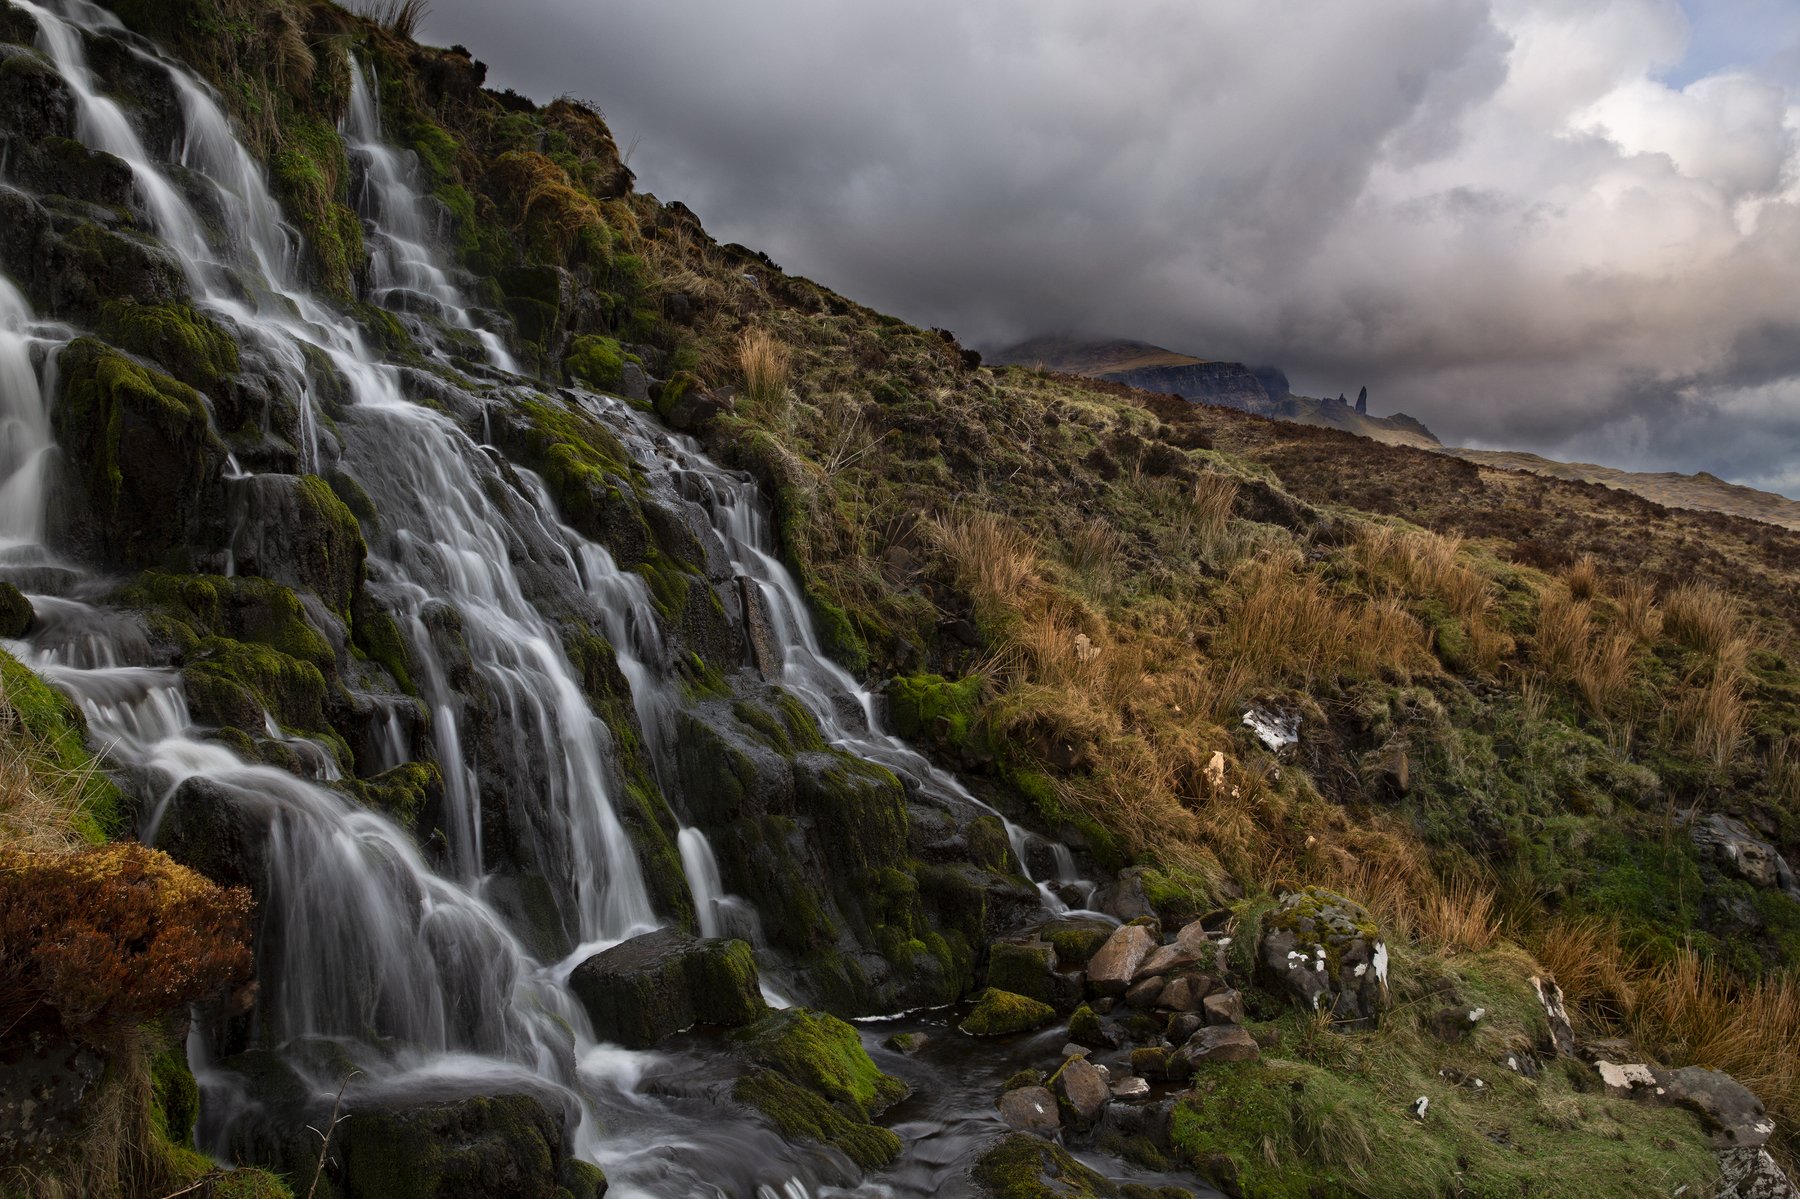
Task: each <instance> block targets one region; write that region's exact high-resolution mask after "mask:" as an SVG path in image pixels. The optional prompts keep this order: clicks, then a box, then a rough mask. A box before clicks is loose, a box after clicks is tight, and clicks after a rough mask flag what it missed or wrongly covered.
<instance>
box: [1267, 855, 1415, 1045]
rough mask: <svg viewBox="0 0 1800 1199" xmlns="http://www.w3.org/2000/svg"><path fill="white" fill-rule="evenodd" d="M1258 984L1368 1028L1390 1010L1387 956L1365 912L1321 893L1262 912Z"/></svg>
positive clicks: (1305, 893)
mask: <svg viewBox="0 0 1800 1199" xmlns="http://www.w3.org/2000/svg"><path fill="white" fill-rule="evenodd" d="M1257 964H1258V969H1259V973H1260V976H1261V978H1262V979H1263V981H1264V983H1265V984H1266V985H1268V986H1270V987H1272V988H1273V989H1275V990H1276V991H1277V992H1279V993H1281V994H1284V995H1287V996H1289V997H1291V998H1292V999H1293V1001H1294V1002H1295V1003H1297V1004H1298V1005H1300V1006H1301V1007H1302V1008H1304V1009H1306V1010H1307V1011H1315V1012H1329V1013H1331V1015H1332V1017H1333V1018H1334V1019H1336V1020H1338V1021H1340V1022H1343V1023H1350V1024H1359V1025H1368V1024H1373V1023H1374V1022H1375V1021H1376V1020H1378V1019H1379V1018H1380V1016H1381V1013H1382V1012H1383V1011H1385V1010H1386V1008H1387V1006H1388V999H1389V996H1388V951H1387V945H1386V943H1385V942H1384V941H1383V940H1382V939H1381V930H1380V929H1379V928H1378V927H1377V926H1376V924H1375V921H1374V919H1373V918H1372V917H1371V916H1370V915H1369V913H1368V910H1367V909H1365V908H1364V907H1363V906H1362V905H1361V904H1359V903H1356V902H1355V901H1354V900H1350V899H1346V898H1344V897H1343V896H1342V895H1339V894H1337V893H1336V892H1333V891H1327V890H1325V889H1323V888H1321V887H1307V888H1305V889H1303V890H1300V891H1296V892H1292V893H1290V894H1287V895H1284V896H1282V898H1281V902H1279V903H1278V904H1276V905H1275V906H1274V907H1273V908H1270V909H1269V910H1268V911H1267V912H1266V913H1264V914H1263V918H1262V930H1261V935H1260V938H1259V940H1258V942H1257Z"/></svg>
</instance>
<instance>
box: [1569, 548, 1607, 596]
mask: <svg viewBox="0 0 1800 1199" xmlns="http://www.w3.org/2000/svg"><path fill="white" fill-rule="evenodd" d="M1563 582H1564V583H1565V584H1566V585H1567V586H1568V588H1569V594H1570V595H1571V596H1573V597H1574V598H1575V599H1578V600H1591V599H1593V598H1594V597H1595V596H1596V595H1597V594H1598V593H1599V591H1600V564H1599V563H1597V562H1595V561H1594V555H1592V554H1583V555H1581V557H1579V558H1577V559H1575V562H1574V564H1573V565H1572V566H1570V567H1569V569H1568V573H1566V574H1565V575H1563Z"/></svg>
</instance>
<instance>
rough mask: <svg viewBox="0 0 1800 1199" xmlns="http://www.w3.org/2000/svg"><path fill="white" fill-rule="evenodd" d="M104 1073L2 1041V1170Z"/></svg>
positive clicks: (99, 1063) (64, 1128)
mask: <svg viewBox="0 0 1800 1199" xmlns="http://www.w3.org/2000/svg"><path fill="white" fill-rule="evenodd" d="M105 1069H106V1059H105V1058H104V1057H102V1056H101V1055H100V1054H99V1053H98V1052H96V1051H95V1050H93V1049H90V1048H85V1047H82V1046H78V1045H75V1044H73V1043H71V1042H69V1041H66V1040H64V1039H63V1038H62V1037H60V1036H50V1035H46V1034H43V1033H41V1032H34V1033H32V1034H28V1035H17V1034H15V1035H13V1036H10V1037H7V1038H5V1039H4V1040H0V1167H5V1166H26V1165H29V1164H30V1163H31V1162H33V1161H36V1160H38V1159H39V1158H40V1157H43V1156H45V1155H46V1154H51V1153H60V1152H62V1151H64V1150H66V1148H67V1147H68V1145H69V1143H70V1141H71V1139H72V1138H74V1137H76V1136H78V1135H80V1132H81V1130H82V1129H83V1127H85V1125H86V1121H87V1117H88V1112H87V1106H86V1103H85V1101H86V1100H87V1098H88V1097H89V1096H90V1095H91V1093H92V1092H93V1090H94V1088H95V1087H96V1086H97V1085H98V1084H99V1082H100V1077H101V1075H102V1074H103V1073H104V1072H105ZM1054 1106H1055V1105H1054V1104H1053V1105H1052V1107H1054Z"/></svg>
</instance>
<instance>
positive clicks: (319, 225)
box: [269, 116, 365, 300]
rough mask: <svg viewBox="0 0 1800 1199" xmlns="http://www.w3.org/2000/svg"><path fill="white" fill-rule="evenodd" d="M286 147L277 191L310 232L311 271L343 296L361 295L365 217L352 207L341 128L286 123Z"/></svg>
mask: <svg viewBox="0 0 1800 1199" xmlns="http://www.w3.org/2000/svg"><path fill="white" fill-rule="evenodd" d="M280 139H281V148H280V149H278V150H277V151H276V153H275V155H274V157H273V158H272V159H271V160H270V164H269V165H270V168H271V169H270V176H271V180H272V182H273V183H274V185H275V192H276V194H277V195H278V196H279V197H280V198H281V201H282V204H283V205H284V206H285V207H286V209H287V211H288V215H289V216H290V217H292V218H293V221H294V223H295V224H296V225H298V226H299V227H300V229H301V231H302V232H303V233H305V234H306V247H305V249H306V259H307V265H308V268H309V273H310V274H311V275H312V277H313V280H314V282H316V283H317V284H318V285H319V287H321V288H322V289H323V290H325V291H328V292H330V293H332V294H333V295H335V296H339V297H341V298H343V299H346V300H348V299H351V298H353V297H354V296H355V294H356V290H357V288H356V284H357V279H358V277H359V276H360V275H361V274H362V270H363V264H364V260H365V254H364V251H363V238H362V234H363V230H362V221H361V220H360V219H359V218H358V217H357V215H356V213H355V211H353V210H352V209H351V208H350V206H349V198H350V196H349V188H350V163H349V158H348V156H347V155H346V153H345V151H344V142H343V139H342V138H341V137H339V136H338V132H337V130H336V128H334V127H333V126H332V125H331V124H330V123H329V122H327V121H325V120H322V119H320V118H318V117H311V116H308V117H302V118H298V119H295V120H293V121H290V122H287V123H285V124H284V125H283V126H282V128H281V133H280Z"/></svg>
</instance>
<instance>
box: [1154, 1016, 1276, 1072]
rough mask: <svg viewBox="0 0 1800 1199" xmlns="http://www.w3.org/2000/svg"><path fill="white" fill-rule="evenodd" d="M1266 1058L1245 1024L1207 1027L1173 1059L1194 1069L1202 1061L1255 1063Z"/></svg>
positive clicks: (1176, 1053)
mask: <svg viewBox="0 0 1800 1199" xmlns="http://www.w3.org/2000/svg"><path fill="white" fill-rule="evenodd" d="M1261 1056H1262V1050H1261V1049H1259V1048H1258V1047H1257V1044H1256V1038H1255V1037H1253V1036H1251V1035H1250V1034H1249V1033H1248V1032H1247V1031H1245V1030H1244V1028H1243V1027H1242V1026H1241V1025H1236V1024H1223V1025H1217V1026H1214V1027H1210V1028H1203V1029H1201V1030H1200V1031H1199V1032H1197V1033H1195V1034H1194V1035H1193V1036H1191V1037H1189V1038H1188V1042H1187V1044H1185V1045H1183V1046H1182V1047H1181V1048H1180V1049H1177V1050H1176V1051H1175V1053H1174V1055H1173V1058H1172V1059H1171V1060H1177V1059H1178V1060H1180V1061H1181V1062H1182V1063H1183V1064H1185V1065H1186V1066H1187V1067H1188V1068H1189V1069H1190V1070H1192V1068H1193V1067H1195V1066H1198V1065H1199V1064H1200V1063H1202V1062H1253V1061H1255V1060H1256V1059H1257V1058H1258V1057H1261Z"/></svg>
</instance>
